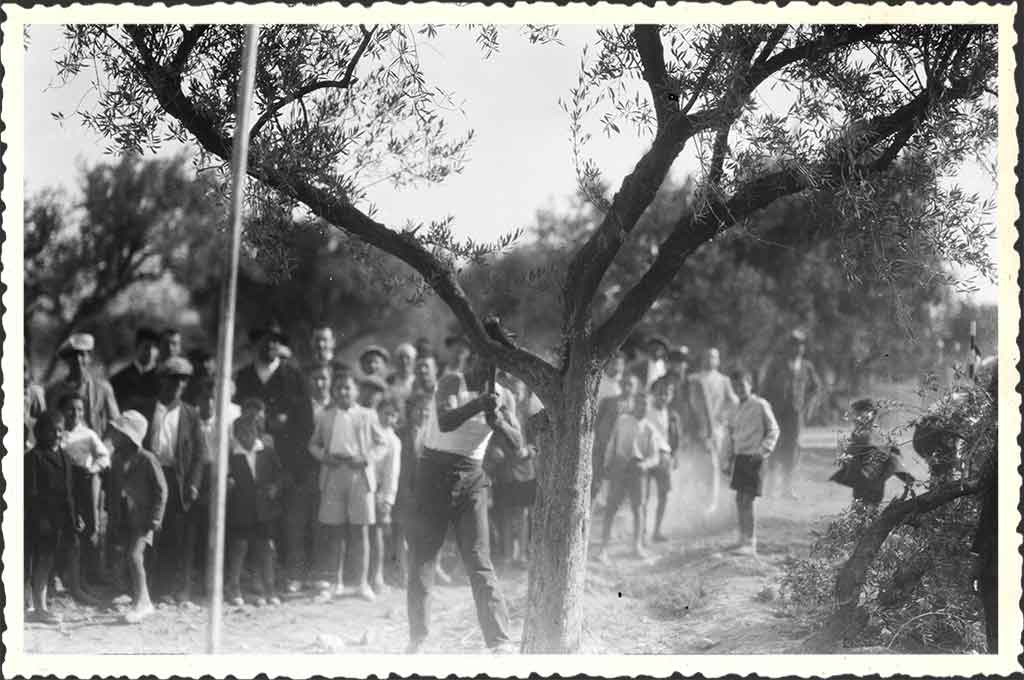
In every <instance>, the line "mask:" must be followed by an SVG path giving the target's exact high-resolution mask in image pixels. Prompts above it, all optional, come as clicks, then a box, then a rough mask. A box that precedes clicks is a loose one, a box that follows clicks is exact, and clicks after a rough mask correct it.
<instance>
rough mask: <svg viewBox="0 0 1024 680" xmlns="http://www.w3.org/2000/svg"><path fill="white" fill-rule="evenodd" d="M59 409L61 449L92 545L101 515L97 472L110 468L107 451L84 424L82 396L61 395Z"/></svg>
mask: <svg viewBox="0 0 1024 680" xmlns="http://www.w3.org/2000/svg"><path fill="white" fill-rule="evenodd" d="M58 407H59V408H60V410H61V412H62V413H63V414H64V423H65V428H66V429H65V433H64V445H63V448H64V453H66V454H67V455H68V458H70V459H71V463H72V484H73V488H74V497H75V505H76V506H77V507H78V508H79V512H80V514H81V515H82V519H83V520H85V536H86V538H87V540H88V541H89V543H91V544H93V545H95V544H96V540H97V530H98V529H97V518H98V517H99V516H100V488H101V482H100V473H101V472H103V471H104V470H107V469H109V468H110V449H109V448H108V447H107V445H106V444H104V443H103V440H102V439H100V436H99V435H98V434H96V433H95V432H94V431H93V430H92V428H90V427H89V426H88V425H86V424H85V400H84V399H83V398H82V396H81V395H79V394H66V395H64V396H63V397H62V398H61V400H60V403H59V404H58Z"/></svg>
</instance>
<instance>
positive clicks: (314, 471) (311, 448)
mask: <svg viewBox="0 0 1024 680" xmlns="http://www.w3.org/2000/svg"><path fill="white" fill-rule="evenodd" d="M249 340H250V341H251V345H252V348H253V350H254V354H255V356H254V358H253V360H252V361H251V362H250V363H248V364H247V365H245V366H243V367H241V368H240V369H239V370H238V371H237V372H236V373H235V374H234V376H233V379H232V381H231V385H232V391H233V394H232V398H231V406H230V413H229V414H228V418H229V420H230V422H231V425H230V432H231V435H230V449H229V459H228V470H229V472H228V479H227V488H228V494H227V522H226V534H227V541H226V565H225V598H226V599H227V601H229V602H230V603H232V604H236V605H241V604H243V603H244V602H245V596H244V593H243V585H244V586H245V590H246V591H248V592H249V593H251V594H252V597H251V598H249V599H250V601H251V602H252V603H253V604H256V605H269V606H273V605H277V604H279V603H280V601H281V600H280V597H281V595H283V594H285V593H287V594H297V593H300V592H303V591H308V592H311V593H312V594H313V595H314V596H315V597H317V598H318V599H321V600H329V599H331V598H333V597H339V596H349V595H351V596H356V597H360V598H363V599H367V600H373V599H374V598H375V596H376V593H378V592H379V591H380V590H381V588H383V587H385V585H384V584H385V582H386V581H387V580H390V581H392V582H393V583H394V584H395V585H398V586H401V585H403V583H404V580H405V571H406V568H407V564H406V562H407V549H406V546H407V541H406V537H405V535H404V532H405V530H406V528H407V526H408V524H409V522H408V518H409V517H410V516H411V515H412V514H414V510H413V508H412V497H413V493H412V489H413V486H414V476H415V470H416V460H417V457H418V455H419V454H420V453H421V452H422V449H423V442H424V438H425V436H426V434H427V432H428V429H429V427H430V426H431V420H432V417H433V413H434V411H435V409H434V405H433V398H434V392H435V390H436V386H437V383H438V380H439V378H440V377H442V376H443V375H445V374H449V373H452V374H459V373H460V372H461V371H462V369H463V366H464V363H465V361H466V359H467V357H468V356H469V345H468V343H467V341H466V340H465V339H464V338H462V337H460V336H452V337H449V338H447V339H446V341H445V343H444V349H443V352H442V353H443V356H439V353H438V352H436V351H435V350H434V348H433V347H432V346H431V343H430V342H428V341H427V340H425V339H421V340H419V341H417V342H416V343H415V344H413V343H402V344H400V345H399V346H398V347H396V348H395V349H394V351H393V352H390V351H388V350H387V349H386V348H384V347H381V346H378V345H371V346H368V347H365V348H363V350H362V352H361V354H360V356H359V360H358V365H357V366H350V365H348V364H346V363H345V362H343V361H341V360H340V359H338V358H337V356H336V354H335V337H334V333H333V331H332V329H331V328H330V327H327V326H323V327H319V328H316V329H315V330H314V332H313V336H312V342H311V352H310V354H311V356H310V358H309V360H308V361H307V362H305V363H304V364H300V363H299V362H298V361H297V360H296V359H295V358H294V357H293V356H292V349H291V345H290V343H289V342H288V338H287V337H286V336H285V334H284V333H283V332H282V330H281V328H280V327H279V326H278V325H276V324H268V325H267V326H266V327H265V328H260V329H256V330H254V331H253V332H252V333H250V336H249ZM94 350H95V341H94V338H93V337H92V336H91V335H89V334H85V333H75V334H73V335H71V337H69V338H68V339H67V341H66V342H65V343H64V344H63V345H62V346H61V347H60V349H59V358H60V359H61V360H62V362H63V364H64V365H65V372H64V375H63V377H61V378H60V379H58V380H57V381H56V382H54V383H53V384H51V385H49V386H48V387H47V388H46V389H44V388H43V387H41V386H40V385H38V384H36V383H35V382H34V381H33V380H32V379H31V375H26V386H25V414H26V423H25V436H26V448H27V449H29V452H28V455H27V456H26V459H25V461H26V465H25V504H26V505H25V507H26V533H25V539H26V541H25V544H26V577H27V578H28V580H29V583H30V586H31V590H32V603H31V604H32V610H31V612H30V615H31V616H33V617H34V618H35V619H36V620H38V621H43V622H53V621H55V620H56V618H57V617H56V616H55V615H54V614H53V613H52V612H51V611H50V609H49V608H48V606H47V594H48V591H49V590H50V589H51V588H53V587H55V586H56V585H57V584H58V583H59V584H60V586H62V587H63V588H64V589H66V590H67V591H68V592H69V593H70V594H71V595H72V596H73V597H74V598H75V599H76V600H77V601H79V602H81V603H83V604H87V605H102V604H105V603H110V602H117V601H122V602H123V601H125V600H127V599H130V600H131V602H132V607H131V608H130V609H129V610H128V612H127V614H126V619H127V620H128V621H140V620H142V619H144V618H145V617H146V616H148V615H149V614H150V613H151V612H152V611H153V609H154V601H166V602H172V601H173V602H176V603H178V604H180V605H182V606H186V607H189V606H195V604H194V603H195V602H196V601H197V599H198V596H199V595H200V594H201V591H202V590H203V589H204V587H205V582H206V579H205V578H204V577H203V575H204V572H205V566H206V553H207V549H208V527H209V511H210V503H211V479H212V469H211V468H212V463H213V452H214V451H215V450H216V448H217V444H216V437H217V428H216V423H215V399H216V387H217V386H216V382H215V381H216V373H217V371H216V368H217V367H216V359H215V357H214V356H212V355H211V354H209V353H208V352H204V351H201V350H195V351H190V352H187V353H186V352H185V348H184V347H183V343H182V336H181V333H180V332H179V331H178V330H176V329H169V330H165V331H163V332H162V333H157V332H155V331H153V330H150V329H146V328H141V329H139V330H138V331H137V333H136V342H135V354H134V357H133V358H132V360H131V361H130V363H129V364H128V365H127V366H126V367H124V368H122V369H121V370H119V371H117V372H116V373H114V374H113V375H112V376H111V377H110V380H109V381H107V380H105V379H103V378H101V377H99V375H98V373H99V372H98V371H96V370H95V368H96V366H95V365H94V361H95V357H94ZM501 381H502V384H503V385H505V386H506V387H507V388H508V391H507V394H509V395H511V396H510V398H511V400H512V401H513V402H515V403H514V404H513V405H512V406H513V407H516V406H519V407H522V408H524V409H525V408H530V407H529V404H530V402H531V401H532V403H534V404H536V399H535V398H532V397H531V395H530V394H529V393H528V391H527V390H526V389H525V387H524V385H523V384H522V383H521V382H520V381H518V380H516V379H514V378H512V377H511V376H507V375H502V376H501ZM501 449H502V447H501V446H500V445H499V442H498V440H496V441H495V443H494V444H492V445H491V446H490V449H489V450H488V455H487V459H486V466H487V471H488V473H489V477H490V480H491V483H492V498H493V501H492V507H491V514H492V520H493V525H494V534H495V537H496V538H497V539H498V542H497V546H496V547H497V552H498V554H499V555H500V556H501V557H503V558H505V559H507V560H508V561H509V562H512V563H515V564H520V563H522V562H523V561H524V559H525V555H526V548H527V527H528V522H527V509H528V507H529V506H530V505H531V504H532V502H533V499H534V495H535V485H536V481H535V476H536V473H535V465H534V462H535V458H536V455H537V447H536V444H535V442H533V441H530V442H528V443H524V445H523V446H522V447H521V450H517V451H505V450H501ZM436 575H437V577H439V578H440V579H442V580H447V579H448V578H449V577H448V575H447V574H446V573H445V571H444V569H443V568H442V565H441V563H440V562H438V563H437V565H436Z"/></svg>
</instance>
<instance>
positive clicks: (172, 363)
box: [143, 357, 208, 603]
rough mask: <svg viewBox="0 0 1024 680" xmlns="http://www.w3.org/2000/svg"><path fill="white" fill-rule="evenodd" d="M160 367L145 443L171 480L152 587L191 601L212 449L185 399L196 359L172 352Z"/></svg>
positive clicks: (161, 594)
mask: <svg viewBox="0 0 1024 680" xmlns="http://www.w3.org/2000/svg"><path fill="white" fill-rule="evenodd" d="M157 371H158V374H159V376H160V391H159V393H158V394H157V398H156V401H155V402H154V403H153V405H152V410H151V417H150V418H149V430H148V432H147V433H146V439H145V440H144V444H143V445H144V448H147V449H148V450H150V451H152V452H153V455H154V456H155V457H156V460H157V462H158V463H160V467H161V468H162V470H163V473H164V479H165V480H166V481H167V507H166V509H165V511H164V521H163V525H162V527H161V529H160V531H159V533H158V534H157V536H156V542H155V545H154V547H155V552H156V569H155V578H154V583H153V586H154V587H153V590H154V593H155V594H156V595H157V597H158V599H161V600H163V601H173V600H174V599H175V598H176V599H177V600H178V601H179V602H181V603H186V602H190V601H191V599H192V582H193V570H194V567H195V558H196V554H197V550H198V546H197V543H198V539H199V537H200V536H201V534H202V527H201V526H200V525H201V524H202V520H201V517H200V513H199V510H198V506H197V504H196V501H197V500H198V499H199V490H200V488H201V487H202V485H203V473H204V471H205V467H204V463H205V462H206V460H207V458H208V454H207V452H206V438H205V437H204V436H203V429H202V424H201V420H200V417H199V411H198V410H197V409H196V408H195V407H193V406H189V405H188V404H186V403H185V402H184V401H182V395H183V394H184V393H185V388H186V387H187V386H188V382H189V379H190V378H191V377H192V364H191V363H190V362H189V361H188V360H187V359H184V358H182V357H172V358H170V359H167V360H166V361H165V362H164V363H162V364H161V365H160V367H159V368H158V369H157ZM179 576H180V580H179Z"/></svg>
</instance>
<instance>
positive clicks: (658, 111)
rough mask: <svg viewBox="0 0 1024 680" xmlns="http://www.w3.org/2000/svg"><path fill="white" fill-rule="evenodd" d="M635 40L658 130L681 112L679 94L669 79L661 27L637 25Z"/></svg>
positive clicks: (634, 32) (634, 29) (634, 33)
mask: <svg viewBox="0 0 1024 680" xmlns="http://www.w3.org/2000/svg"><path fill="white" fill-rule="evenodd" d="M633 40H634V41H635V42H636V51H637V55H639V57H640V63H641V64H642V65H643V76H644V80H646V81H647V87H648V88H649V89H650V91H651V101H652V102H653V103H654V112H655V115H656V116H657V121H658V129H659V130H661V129H663V128H664V127H665V125H666V123H668V121H669V119H670V118H671V117H672V114H673V113H677V112H678V111H679V93H678V92H677V91H675V90H674V89H673V88H672V87H671V85H670V83H669V78H668V70H667V69H666V67H665V50H664V47H663V46H662V44H661V27H660V26H657V25H653V24H637V25H636V26H634V27H633Z"/></svg>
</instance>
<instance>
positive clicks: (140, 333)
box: [110, 328, 160, 410]
mask: <svg viewBox="0 0 1024 680" xmlns="http://www.w3.org/2000/svg"><path fill="white" fill-rule="evenodd" d="M159 354H160V336H159V335H158V334H157V332H156V331H154V330H153V329H152V328H139V329H138V330H136V331H135V358H134V359H132V362H131V363H130V364H128V365H127V366H126V367H124V368H122V369H121V370H120V371H118V372H117V373H115V374H114V377H112V378H111V379H110V386H111V387H113V388H114V396H115V397H117V403H118V406H120V407H121V408H123V409H125V410H128V409H136V410H138V409H139V408H143V407H144V405H145V404H148V403H149V402H151V401H152V400H153V399H156V394H157V392H158V391H159V390H160V379H159V378H158V377H157V374H156V366H157V357H158V356H159Z"/></svg>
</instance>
